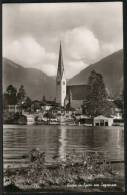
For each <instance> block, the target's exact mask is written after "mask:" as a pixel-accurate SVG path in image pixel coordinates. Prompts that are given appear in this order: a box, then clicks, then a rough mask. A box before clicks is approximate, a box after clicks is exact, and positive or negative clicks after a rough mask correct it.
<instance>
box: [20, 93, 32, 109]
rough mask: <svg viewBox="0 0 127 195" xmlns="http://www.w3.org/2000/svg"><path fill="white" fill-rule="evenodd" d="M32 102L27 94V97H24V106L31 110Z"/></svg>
mask: <svg viewBox="0 0 127 195" xmlns="http://www.w3.org/2000/svg"><path fill="white" fill-rule="evenodd" d="M31 104H32V101H31V99H30V98H29V97H28V96H27V97H26V98H25V99H24V102H23V104H22V108H23V109H24V110H26V111H31Z"/></svg>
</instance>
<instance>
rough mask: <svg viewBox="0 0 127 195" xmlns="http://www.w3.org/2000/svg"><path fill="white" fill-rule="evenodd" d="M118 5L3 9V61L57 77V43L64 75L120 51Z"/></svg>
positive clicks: (58, 4) (15, 5) (37, 6)
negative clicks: (61, 57) (6, 60)
mask: <svg viewBox="0 0 127 195" xmlns="http://www.w3.org/2000/svg"><path fill="white" fill-rule="evenodd" d="M122 23H123V21H122V3H120V2H107V3H105V2H100V3H54V4H52V3H51V4H49V3H45V4H44V3H43V4H42V3H41V4H37V3H36V4H35V3H34V4H31V3H29V4H4V5H3V56H4V57H7V58H9V59H11V60H13V61H14V62H16V63H18V64H21V65H22V66H24V67H34V68H38V69H41V70H42V71H43V72H45V73H46V74H48V75H50V76H55V75H56V70H57V65H58V52H59V44H60V40H61V42H62V49H63V58H64V59H63V60H64V66H65V74H66V77H67V78H70V77H72V76H74V75H75V74H77V73H78V72H80V71H81V70H82V69H84V68H85V67H87V66H88V65H90V64H91V63H94V62H96V61H98V60H100V59H101V58H103V57H105V56H107V55H109V54H111V53H113V52H115V51H117V50H119V49H121V48H122V47H123V27H122Z"/></svg>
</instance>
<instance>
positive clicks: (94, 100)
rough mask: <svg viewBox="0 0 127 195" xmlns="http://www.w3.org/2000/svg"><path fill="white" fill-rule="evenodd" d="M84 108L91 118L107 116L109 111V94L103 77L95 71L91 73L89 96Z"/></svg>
mask: <svg viewBox="0 0 127 195" xmlns="http://www.w3.org/2000/svg"><path fill="white" fill-rule="evenodd" d="M84 106H85V109H86V113H87V114H88V115H89V116H91V118H93V117H95V116H98V115H101V114H105V112H106V109H107V92H106V88H105V84H104V81H103V77H102V75H101V74H99V73H97V72H96V71H95V70H93V71H91V74H90V76H89V78H88V95H87V97H86V101H85V105H84Z"/></svg>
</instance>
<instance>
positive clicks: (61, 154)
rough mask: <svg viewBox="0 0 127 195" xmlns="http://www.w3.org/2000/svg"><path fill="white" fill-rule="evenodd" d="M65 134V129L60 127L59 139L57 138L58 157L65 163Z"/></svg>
mask: <svg viewBox="0 0 127 195" xmlns="http://www.w3.org/2000/svg"><path fill="white" fill-rule="evenodd" d="M66 134H67V129H66V127H65V126H61V128H60V137H59V143H60V146H59V157H60V159H61V160H62V161H66V143H67V140H66Z"/></svg>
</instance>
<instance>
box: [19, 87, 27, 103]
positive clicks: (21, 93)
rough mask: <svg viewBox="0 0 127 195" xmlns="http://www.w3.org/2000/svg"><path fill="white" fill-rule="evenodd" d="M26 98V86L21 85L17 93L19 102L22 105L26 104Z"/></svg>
mask: <svg viewBox="0 0 127 195" xmlns="http://www.w3.org/2000/svg"><path fill="white" fill-rule="evenodd" d="M25 97H26V92H25V89H24V86H23V85H21V86H20V88H19V91H18V93H17V101H18V103H19V104H20V105H22V104H23V103H24V100H25Z"/></svg>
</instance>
